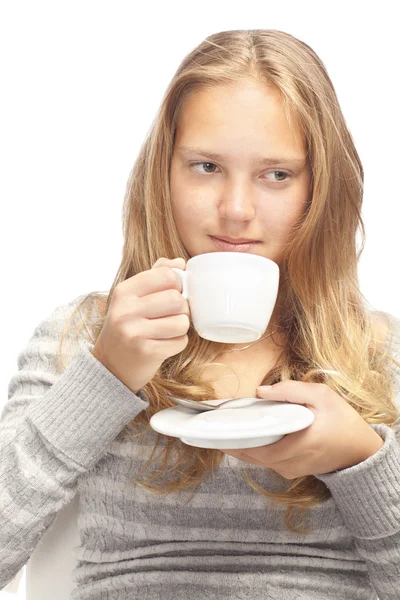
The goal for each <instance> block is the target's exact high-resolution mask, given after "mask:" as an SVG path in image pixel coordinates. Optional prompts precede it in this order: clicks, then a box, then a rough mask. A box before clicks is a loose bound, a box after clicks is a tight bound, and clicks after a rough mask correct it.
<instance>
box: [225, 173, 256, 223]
mask: <svg viewBox="0 0 400 600" xmlns="http://www.w3.org/2000/svg"><path fill="white" fill-rule="evenodd" d="M218 211H219V214H220V217H221V218H223V219H227V220H229V221H250V220H251V219H253V218H254V215H255V198H254V192H252V190H251V189H250V186H249V185H247V184H246V182H244V181H237V180H236V181H235V182H231V183H229V182H225V185H224V187H223V189H222V191H221V193H220V196H219V201H218Z"/></svg>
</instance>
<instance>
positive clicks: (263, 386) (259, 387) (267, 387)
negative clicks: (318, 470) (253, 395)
mask: <svg viewBox="0 0 400 600" xmlns="http://www.w3.org/2000/svg"><path fill="white" fill-rule="evenodd" d="M269 388H272V385H259V386H258V387H257V390H268V389H269Z"/></svg>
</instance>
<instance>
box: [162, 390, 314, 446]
mask: <svg viewBox="0 0 400 600" xmlns="http://www.w3.org/2000/svg"><path fill="white" fill-rule="evenodd" d="M224 401H225V400H207V403H209V404H215V405H218V404H220V403H221V402H224ZM236 406H240V407H241V408H236ZM232 407H235V408H232ZM313 421H314V413H313V412H312V410H310V409H309V408H306V407H305V406H302V405H300V404H289V403H288V402H273V401H272V402H271V401H269V400H264V399H262V398H238V399H237V404H236V403H234V402H230V403H229V404H227V405H226V406H225V407H224V406H221V408H220V409H219V410H207V411H204V412H198V411H196V410H192V409H191V408H188V407H186V406H173V407H171V408H164V409H163V410H160V411H159V412H158V413H156V414H155V415H153V416H152V417H151V419H150V426H151V427H152V429H154V431H157V432H158V433H163V434H164V435H169V436H172V437H178V438H180V439H181V440H182V442H184V443H185V444H188V445H189V446H197V447H199V448H220V449H228V448H232V449H233V448H257V447H258V446H266V445H267V444H273V443H274V442H277V441H278V440H280V439H281V438H283V436H284V435H286V434H287V433H292V432H294V431H300V430H301V429H305V428H306V427H308V426H309V425H311V423H312V422H313Z"/></svg>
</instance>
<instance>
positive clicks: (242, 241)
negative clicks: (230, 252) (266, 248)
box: [211, 235, 258, 244]
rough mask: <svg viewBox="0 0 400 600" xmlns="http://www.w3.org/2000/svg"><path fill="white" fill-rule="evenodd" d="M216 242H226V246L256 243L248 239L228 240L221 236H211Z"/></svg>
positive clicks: (256, 241)
mask: <svg viewBox="0 0 400 600" xmlns="http://www.w3.org/2000/svg"><path fill="white" fill-rule="evenodd" d="M211 237H213V238H214V239H216V240H222V241H223V242H228V244H254V243H258V240H251V239H249V238H228V237H222V236H215V235H213V236H211Z"/></svg>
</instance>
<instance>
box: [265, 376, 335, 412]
mask: <svg viewBox="0 0 400 600" xmlns="http://www.w3.org/2000/svg"><path fill="white" fill-rule="evenodd" d="M327 390H328V391H329V390H330V388H329V387H328V386H327V385H326V384H325V383H313V382H306V381H294V380H288V381H280V382H279V383H275V384H274V385H272V386H269V387H263V386H260V387H258V388H257V389H256V394H257V396H258V397H259V398H264V399H265V400H271V402H275V401H276V402H289V403H291V404H302V405H303V406H306V407H308V408H318V406H320V405H321V401H322V399H323V398H324V397H325V395H326V391H327Z"/></svg>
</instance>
